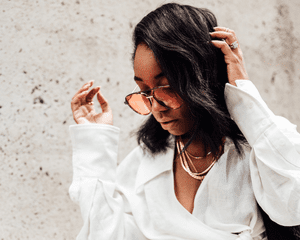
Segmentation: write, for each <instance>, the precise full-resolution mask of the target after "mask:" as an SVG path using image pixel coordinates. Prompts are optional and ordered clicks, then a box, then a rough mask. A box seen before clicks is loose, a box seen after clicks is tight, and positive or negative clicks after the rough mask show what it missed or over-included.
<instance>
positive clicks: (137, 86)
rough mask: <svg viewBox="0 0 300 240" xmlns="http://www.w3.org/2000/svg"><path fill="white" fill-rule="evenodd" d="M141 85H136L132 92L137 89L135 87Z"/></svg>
mask: <svg viewBox="0 0 300 240" xmlns="http://www.w3.org/2000/svg"><path fill="white" fill-rule="evenodd" d="M138 86H139V85H136V86H135V88H134V89H133V90H132V92H131V93H133V92H134V91H135V89H136V88H137V87H138Z"/></svg>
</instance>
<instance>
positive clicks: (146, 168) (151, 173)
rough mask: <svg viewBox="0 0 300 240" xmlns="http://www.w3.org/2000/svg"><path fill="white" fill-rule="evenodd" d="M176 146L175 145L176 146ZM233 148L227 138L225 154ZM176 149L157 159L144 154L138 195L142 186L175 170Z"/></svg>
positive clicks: (169, 150) (137, 182)
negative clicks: (164, 173)
mask: <svg viewBox="0 0 300 240" xmlns="http://www.w3.org/2000/svg"><path fill="white" fill-rule="evenodd" d="M171 142H173V143H175V136H172V140H171ZM174 146H175V144H174ZM232 146H233V142H232V140H231V139H229V138H226V141H225V145H224V153H226V152H227V151H228V150H229V148H230V147H232ZM174 150H175V147H172V148H167V151H166V152H165V153H160V154H158V155H157V156H155V157H152V156H151V155H150V154H149V153H147V152H146V153H145V154H143V159H142V161H141V164H140V166H139V169H138V172H137V177H136V182H135V192H136V193H137V192H138V191H139V190H140V189H139V188H140V187H141V186H142V185H144V184H145V183H147V182H148V181H150V180H151V179H153V178H155V177H157V176H158V175H160V174H161V173H163V172H166V171H170V170H172V168H173V158H174Z"/></svg>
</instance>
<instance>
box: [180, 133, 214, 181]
mask: <svg viewBox="0 0 300 240" xmlns="http://www.w3.org/2000/svg"><path fill="white" fill-rule="evenodd" d="M176 144H177V151H178V156H180V161H181V165H182V168H183V169H184V170H185V171H186V172H187V173H188V174H189V175H190V176H191V177H192V178H194V179H197V180H199V181H201V182H202V181H203V179H204V177H205V176H206V174H207V173H208V171H209V170H210V169H211V168H212V167H213V165H214V164H215V162H216V159H215V158H214V160H213V162H212V163H211V164H210V165H209V166H208V168H206V169H205V170H204V171H202V172H200V173H198V172H197V169H196V167H195V165H194V164H193V161H192V160H191V157H190V156H192V157H194V156H193V155H192V154H190V153H189V152H187V150H185V151H184V152H182V154H181V155H179V154H180V152H181V151H182V149H183V147H184V144H183V142H182V140H181V137H179V140H177V141H176ZM209 154H211V152H209V153H208V154H207V155H206V156H208V155H209ZM189 155H190V156H189ZM206 156H204V157H195V158H196V159H201V158H205V157H206ZM187 160H188V161H189V162H190V164H191V166H192V167H193V170H194V171H195V172H192V171H191V169H190V167H189V165H188V162H187Z"/></svg>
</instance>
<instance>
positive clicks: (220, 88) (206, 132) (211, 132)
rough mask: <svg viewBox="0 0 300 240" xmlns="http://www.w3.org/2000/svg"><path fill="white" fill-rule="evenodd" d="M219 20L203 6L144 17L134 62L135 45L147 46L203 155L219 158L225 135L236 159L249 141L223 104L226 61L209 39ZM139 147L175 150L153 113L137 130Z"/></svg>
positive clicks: (135, 39) (175, 6)
mask: <svg viewBox="0 0 300 240" xmlns="http://www.w3.org/2000/svg"><path fill="white" fill-rule="evenodd" d="M216 26H217V20H216V17H215V16H214V14H213V13H212V12H211V11H209V10H207V9H204V8H196V7H192V6H188V5H180V4H176V3H169V4H165V5H162V6H161V7H159V8H157V9H156V10H154V11H152V12H150V13H149V14H148V15H147V16H145V17H144V18H143V19H142V20H141V21H140V22H139V23H138V24H137V26H136V27H135V29H134V33H133V42H134V52H133V55H132V60H134V57H135V52H136V49H137V46H138V45H139V44H140V43H146V44H147V45H148V47H149V48H150V49H151V50H152V51H153V53H154V55H155V57H156V59H157V61H158V62H159V64H160V67H161V69H162V71H163V73H164V75H165V76H166V78H167V79H168V81H169V84H170V86H171V87H172V88H173V89H174V90H175V91H176V92H177V93H178V94H179V95H180V97H181V98H182V99H184V100H185V101H186V102H187V104H188V106H189V108H190V110H191V113H192V115H193V116H194V117H195V119H196V121H195V122H196V124H195V126H194V127H195V131H194V133H193V135H192V137H191V138H190V139H189V141H188V143H187V144H186V146H185V149H186V147H187V146H188V145H189V144H190V143H191V142H192V140H193V139H194V138H195V137H196V136H197V137H199V138H200V139H201V140H202V142H203V144H204V146H205V151H206V153H207V152H208V151H211V152H212V154H214V155H218V154H219V151H220V150H219V146H220V145H222V143H223V137H224V136H226V137H229V138H230V139H231V140H232V141H233V142H234V144H235V147H236V149H237V151H238V153H239V154H240V155H242V154H243V148H242V146H241V145H242V144H245V143H247V141H246V139H245V137H244V136H243V134H242V133H241V131H240V129H239V128H238V126H237V125H236V124H235V122H234V121H233V120H232V119H231V117H230V115H229V112H228V110H227V107H226V103H225V100H224V88H225V84H226V83H227V82H228V78H227V69H226V63H225V61H224V55H223V53H222V52H221V50H220V49H217V48H216V47H214V46H213V45H212V44H211V43H210V41H211V37H210V35H209V32H213V31H214V29H213V28H214V27H216ZM136 134H137V141H138V143H139V145H141V142H142V143H144V144H143V148H144V150H148V151H149V152H150V153H151V154H152V155H156V154H158V153H161V152H165V151H166V150H167V148H168V147H173V146H174V145H173V144H172V143H171V141H170V140H171V138H170V133H169V132H168V131H166V130H164V129H162V127H161V125H160V124H159V123H158V122H157V121H156V119H155V118H154V117H153V115H152V114H151V115H150V117H149V118H148V119H147V120H146V121H145V122H144V123H143V124H142V125H141V126H140V128H139V129H138V130H137V132H136Z"/></svg>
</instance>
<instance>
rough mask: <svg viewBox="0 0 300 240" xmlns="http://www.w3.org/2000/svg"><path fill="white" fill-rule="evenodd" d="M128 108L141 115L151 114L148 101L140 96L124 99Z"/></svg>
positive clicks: (132, 95)
mask: <svg viewBox="0 0 300 240" xmlns="http://www.w3.org/2000/svg"><path fill="white" fill-rule="evenodd" d="M126 100H127V102H128V104H129V106H130V107H131V108H132V109H133V110H134V111H136V112H138V113H139V114H142V115H147V114H149V113H150V112H151V104H150V101H149V100H148V99H147V98H146V97H145V96H144V95H142V94H131V95H129V96H127V97H126Z"/></svg>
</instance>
